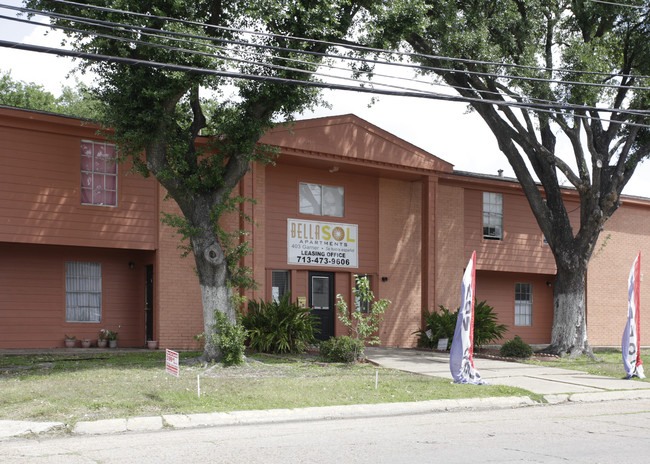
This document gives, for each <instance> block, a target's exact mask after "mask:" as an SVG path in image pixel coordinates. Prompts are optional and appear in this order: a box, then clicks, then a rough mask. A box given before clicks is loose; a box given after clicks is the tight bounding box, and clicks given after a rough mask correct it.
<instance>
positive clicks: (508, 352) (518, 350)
mask: <svg viewBox="0 0 650 464" xmlns="http://www.w3.org/2000/svg"><path fill="white" fill-rule="evenodd" d="M500 352H501V356H505V357H507V358H530V357H531V356H532V355H533V349H532V348H531V346H530V345H529V344H528V343H526V342H525V341H523V340H522V339H521V338H520V337H519V335H515V338H513V339H512V340H508V341H507V342H505V343H504V344H503V345H502V346H501V350H500Z"/></svg>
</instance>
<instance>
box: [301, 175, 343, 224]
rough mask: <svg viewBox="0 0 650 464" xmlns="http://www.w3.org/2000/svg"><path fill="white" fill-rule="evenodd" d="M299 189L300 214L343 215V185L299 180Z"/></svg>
mask: <svg viewBox="0 0 650 464" xmlns="http://www.w3.org/2000/svg"><path fill="white" fill-rule="evenodd" d="M299 190H300V192H299V195H300V212H301V213H302V214H313V215H316V216H334V217H343V213H344V208H343V203H344V197H345V193H344V190H343V187H332V186H329V185H319V184H308V183H305V182H301V183H300V186H299Z"/></svg>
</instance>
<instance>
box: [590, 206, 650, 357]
mask: <svg viewBox="0 0 650 464" xmlns="http://www.w3.org/2000/svg"><path fill="white" fill-rule="evenodd" d="M648 231H650V207H648V205H647V204H646V205H643V206H640V205H635V204H633V203H631V202H627V203H626V202H624V203H623V206H621V207H620V208H619V209H618V211H616V213H614V215H613V216H612V217H611V218H610V219H609V221H607V222H606V223H605V230H604V231H603V232H601V234H600V239H599V242H598V245H597V246H596V251H595V252H594V254H593V256H592V258H591V261H590V263H589V270H588V271H587V328H588V337H589V343H590V344H591V345H592V346H599V345H603V346H620V344H621V338H622V335H623V330H624V328H625V324H626V322H627V304H628V294H627V279H628V276H629V273H630V268H631V267H632V263H633V262H634V259H635V258H636V256H637V255H638V254H639V252H641V293H640V296H641V309H640V314H641V344H642V345H644V346H647V345H650V311H648V308H650V304H649V302H650V284H649V279H648V275H650V272H648V269H649V265H648V263H649V262H650V238H649V237H648Z"/></svg>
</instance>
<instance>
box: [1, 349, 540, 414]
mask: <svg viewBox="0 0 650 464" xmlns="http://www.w3.org/2000/svg"><path fill="white" fill-rule="evenodd" d="M198 355H200V353H198V352H182V353H181V356H180V357H181V375H180V377H178V378H177V377H173V376H171V375H169V374H167V373H166V372H165V353H164V351H157V352H146V351H143V352H115V353H88V352H84V353H79V354H75V353H69V352H66V353H61V354H47V355H29V356H17V355H5V356H3V357H2V358H0V391H1V392H2V401H0V419H15V420H18V419H22V420H42V421H61V422H65V423H67V424H74V423H75V422H77V421H81V420H96V419H107V418H115V417H131V416H151V415H160V414H169V413H199V412H218V411H236V410H249V409H274V408H299V407H308V406H329V405H344V404H359V403H385V402H402V401H422V400H432V399H443V398H468V397H489V396H522V395H529V392H527V391H525V390H521V389H517V388H511V387H505V386H498V385H487V386H486V385H482V386H476V385H457V384H453V383H451V382H450V381H449V380H447V379H442V378H434V377H425V376H419V375H413V374H407V373H404V372H399V371H394V370H390V369H382V368H377V367H375V366H373V365H371V364H352V365H345V364H326V363H319V362H316V360H315V359H310V358H309V357H300V358H297V357H296V358H279V357H271V356H266V355H261V354H255V355H251V356H249V358H248V362H247V363H246V365H244V366H240V367H228V368H224V367H221V366H220V365H215V366H208V367H204V366H203V365H201V364H199V363H196V362H195V360H196V357H197V356H198ZM197 376H199V378H200V386H201V397H199V396H198V395H197ZM376 378H377V380H378V381H377V388H376V389H375V379H376Z"/></svg>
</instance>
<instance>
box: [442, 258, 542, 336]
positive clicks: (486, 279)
mask: <svg viewBox="0 0 650 464" xmlns="http://www.w3.org/2000/svg"><path fill="white" fill-rule="evenodd" d="M553 280H554V276H551V275H539V274H515V273H511V272H490V271H478V272H477V273H476V299H477V300H478V301H483V300H485V301H486V303H487V304H488V305H490V306H492V307H493V308H494V312H495V313H496V314H497V316H498V319H499V323H500V324H505V325H507V326H508V332H507V333H506V335H505V338H504V340H502V341H496V342H494V343H496V344H501V343H503V342H504V341H505V340H510V339H512V338H514V336H515V335H519V336H520V337H521V338H522V340H524V341H525V342H526V343H550V342H551V328H552V326H553V287H552V283H553ZM547 282H549V283H551V286H548V285H547ZM516 283H524V284H531V285H532V287H533V324H532V325H531V326H515V284H516ZM459 295H460V293H459ZM459 302H460V296H459ZM457 307H458V303H457V304H456V306H454V307H453V308H448V309H450V310H453V311H455V310H456V309H457Z"/></svg>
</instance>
